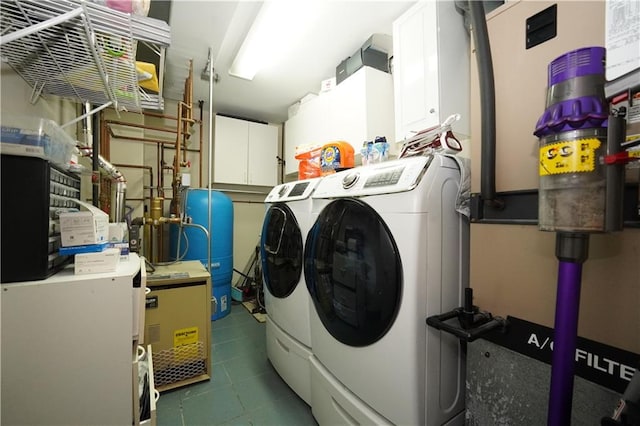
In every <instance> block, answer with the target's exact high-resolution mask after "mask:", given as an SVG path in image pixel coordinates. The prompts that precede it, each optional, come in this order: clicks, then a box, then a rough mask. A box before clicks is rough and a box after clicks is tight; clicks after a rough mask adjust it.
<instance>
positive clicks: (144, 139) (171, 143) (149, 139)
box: [114, 136, 175, 146]
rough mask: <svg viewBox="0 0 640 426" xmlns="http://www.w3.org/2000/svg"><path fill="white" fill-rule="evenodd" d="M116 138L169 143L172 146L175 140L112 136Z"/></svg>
mask: <svg viewBox="0 0 640 426" xmlns="http://www.w3.org/2000/svg"><path fill="white" fill-rule="evenodd" d="M114 137H116V138H117V139H120V140H123V141H127V140H128V141H136V142H148V143H155V144H161V145H171V146H174V145H175V142H173V141H164V140H159V139H154V138H136V137H133V136H123V137H120V136H114Z"/></svg>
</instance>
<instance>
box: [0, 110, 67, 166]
mask: <svg viewBox="0 0 640 426" xmlns="http://www.w3.org/2000/svg"><path fill="white" fill-rule="evenodd" d="M0 127H1V129H0V130H1V131H0V142H2V144H1V147H0V151H1V152H2V153H3V154H10V155H23V156H29V157H39V158H44V159H46V160H49V161H51V162H52V163H55V164H57V165H58V166H60V167H62V168H64V169H65V170H66V169H68V168H69V161H70V160H71V156H72V154H73V152H74V149H75V145H76V144H75V142H74V140H73V139H72V138H71V136H69V135H68V134H67V133H66V132H65V131H64V130H63V129H62V128H61V127H60V126H58V125H57V124H56V123H55V122H54V121H52V120H47V119H44V118H39V117H29V116H12V115H3V116H2V126H0Z"/></svg>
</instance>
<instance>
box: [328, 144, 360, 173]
mask: <svg viewBox="0 0 640 426" xmlns="http://www.w3.org/2000/svg"><path fill="white" fill-rule="evenodd" d="M353 153H354V151H353V147H352V146H351V144H350V143H349V142H345V141H336V142H329V143H327V144H325V145H324V146H323V147H322V153H321V155H320V168H321V169H322V175H323V176H325V175H328V174H331V173H335V172H336V170H341V169H348V168H352V167H353V166H354V160H353Z"/></svg>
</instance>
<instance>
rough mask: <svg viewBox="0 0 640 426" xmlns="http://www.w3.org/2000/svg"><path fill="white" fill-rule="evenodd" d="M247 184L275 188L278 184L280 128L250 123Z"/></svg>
mask: <svg viewBox="0 0 640 426" xmlns="http://www.w3.org/2000/svg"><path fill="white" fill-rule="evenodd" d="M248 124H249V149H248V153H247V154H248V161H247V175H248V179H247V183H248V184H249V185H265V186H275V185H277V184H278V158H277V157H278V144H277V141H278V128H277V127H275V126H269V125H267V124H259V123H251V122H249V123H248Z"/></svg>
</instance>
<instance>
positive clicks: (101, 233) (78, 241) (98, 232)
mask: <svg viewBox="0 0 640 426" xmlns="http://www.w3.org/2000/svg"><path fill="white" fill-rule="evenodd" d="M78 204H80V206H81V207H82V208H83V210H81V211H79V212H66V213H61V214H60V234H61V237H62V246H63V247H69V246H82V245H88V244H98V243H101V242H105V241H107V240H108V238H109V215H108V214H106V213H105V212H103V211H102V210H100V209H99V208H97V207H94V206H92V205H90V204H87V203H84V202H82V201H78Z"/></svg>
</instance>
